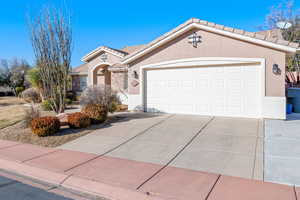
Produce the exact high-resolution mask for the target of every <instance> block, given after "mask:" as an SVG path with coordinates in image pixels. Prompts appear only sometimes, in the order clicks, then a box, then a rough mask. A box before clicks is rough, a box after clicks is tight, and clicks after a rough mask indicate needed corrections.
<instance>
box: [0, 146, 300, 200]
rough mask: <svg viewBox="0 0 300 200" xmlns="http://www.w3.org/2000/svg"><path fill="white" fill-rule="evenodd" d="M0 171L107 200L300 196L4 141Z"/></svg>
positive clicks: (280, 188) (275, 187) (269, 186)
mask: <svg viewBox="0 0 300 200" xmlns="http://www.w3.org/2000/svg"><path fill="white" fill-rule="evenodd" d="M0 168H1V169H3V170H7V171H12V172H14V173H18V174H22V175H23V176H28V177H31V178H34V179H38V180H41V181H47V182H49V183H51V184H53V185H54V186H56V187H58V186H59V187H64V188H68V189H72V190H77V191H81V192H85V193H89V194H93V195H99V196H101V197H104V198H107V199H112V200H113V199H120V200H146V199H147V200H167V199H173V200H186V199H189V200H199V199H200V200H235V199H236V200H240V199H243V200H253V199H263V200H282V199H284V200H296V199H297V198H300V189H299V188H295V187H290V186H286V185H279V184H273V183H265V182H262V181H254V180H248V179H243V178H235V177H230V176H224V175H219V174H213V173H206V172H201V171H195V170H189V169H183V168H177V167H170V166H166V167H164V166H163V165H159V164H152V163H145V162H138V161H133V160H127V159H121V158H114V157H110V156H99V155H97V154H90V153H82V152H76V151H69V150H58V149H49V148H43V147H38V146H33V145H28V144H20V143H15V142H9V141H0Z"/></svg>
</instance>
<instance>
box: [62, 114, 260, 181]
mask: <svg viewBox="0 0 300 200" xmlns="http://www.w3.org/2000/svg"><path fill="white" fill-rule="evenodd" d="M114 117H115V120H114V122H112V123H111V124H109V125H107V126H106V127H104V128H102V129H99V130H97V131H94V132H93V133H91V134H89V135H86V136H84V137H81V138H79V139H77V140H74V141H72V142H70V143H67V144H65V145H63V146H61V147H60V148H62V149H68V150H75V151H82V152H88V153H95V154H98V155H100V156H101V155H106V156H111V157H116V158H122V159H129V160H135V161H141V162H148V163H154V164H160V165H163V166H175V167H180V168H186V169H192V170H199V171H207V172H213V173H221V174H224V175H231V176H239V177H245V178H253V179H260V180H262V179H263V138H262V136H263V134H262V133H263V131H262V126H261V124H262V123H261V121H260V120H257V119H239V118H223V117H210V116H207V117H205V116H195V115H171V114H166V115H157V114H149V113H124V114H117V115H115V116H114Z"/></svg>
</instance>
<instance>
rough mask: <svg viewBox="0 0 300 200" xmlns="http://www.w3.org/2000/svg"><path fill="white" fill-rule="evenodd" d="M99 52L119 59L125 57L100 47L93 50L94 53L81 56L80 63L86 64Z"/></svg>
mask: <svg viewBox="0 0 300 200" xmlns="http://www.w3.org/2000/svg"><path fill="white" fill-rule="evenodd" d="M101 52H107V53H110V54H112V55H115V56H117V57H119V58H124V57H125V55H121V53H115V52H114V51H112V50H110V49H109V48H107V47H104V46H101V47H98V48H97V49H95V50H94V51H92V52H90V53H88V54H87V55H85V56H83V57H82V58H81V61H83V62H88V61H89V60H90V59H91V58H93V57H95V56H96V55H98V54H99V53H101Z"/></svg>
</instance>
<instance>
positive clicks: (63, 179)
mask: <svg viewBox="0 0 300 200" xmlns="http://www.w3.org/2000/svg"><path fill="white" fill-rule="evenodd" d="M71 176H73V174H69V175H68V176H67V177H66V178H64V179H63V180H62V181H61V182H60V183H59V184H58V185H62V184H63V183H64V182H65V181H66V180H67V179H69V178H70V177H71Z"/></svg>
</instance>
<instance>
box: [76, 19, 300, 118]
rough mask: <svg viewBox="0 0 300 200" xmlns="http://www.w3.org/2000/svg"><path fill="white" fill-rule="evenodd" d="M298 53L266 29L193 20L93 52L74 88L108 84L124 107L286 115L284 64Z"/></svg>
mask: <svg viewBox="0 0 300 200" xmlns="http://www.w3.org/2000/svg"><path fill="white" fill-rule="evenodd" d="M297 51H300V49H299V44H297V43H289V42H288V41H285V40H282V39H280V38H278V37H274V36H272V34H271V33H268V34H266V33H263V32H262V33H253V32H247V31H243V30H239V29H235V28H231V27H226V26H223V25H219V24H215V23H211V22H207V21H204V20H200V19H195V18H192V19H190V20H188V21H186V22H185V23H183V24H181V25H180V26H178V27H176V28H175V29H173V30H171V31H170V32H168V33H165V34H163V35H162V36H160V37H159V38H157V39H155V40H154V41H152V42H150V43H149V44H146V45H139V46H133V47H125V48H123V49H113V48H110V47H105V46H102V47H99V48H97V49H95V50H94V51H92V52H90V53H89V54H87V55H85V56H84V57H83V58H82V61H83V62H85V64H83V65H81V66H79V67H77V68H74V71H73V72H72V76H73V88H74V89H79V90H80V89H82V88H84V87H85V86H86V85H97V84H106V85H110V86H111V87H112V88H113V89H115V90H117V91H119V92H120V94H122V95H123V100H124V101H125V102H126V103H127V104H128V107H129V109H130V110H142V111H146V112H165V113H181V114H197V115H216V116H230V117H250V118H276V119H285V118H286V97H285V61H286V56H287V55H290V54H295V53H296V52H297Z"/></svg>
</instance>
